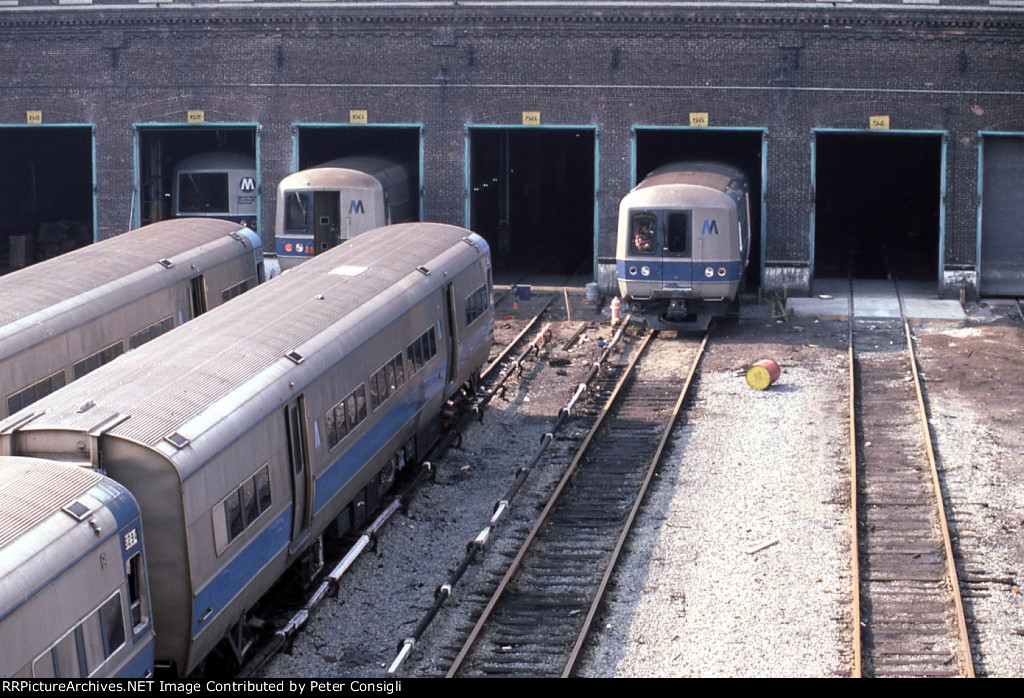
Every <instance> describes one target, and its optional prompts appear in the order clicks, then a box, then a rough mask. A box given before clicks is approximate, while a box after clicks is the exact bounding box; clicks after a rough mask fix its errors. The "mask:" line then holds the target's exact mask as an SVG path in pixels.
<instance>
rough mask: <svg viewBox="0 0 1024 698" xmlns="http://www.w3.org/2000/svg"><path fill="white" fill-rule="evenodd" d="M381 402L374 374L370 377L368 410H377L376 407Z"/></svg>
mask: <svg viewBox="0 0 1024 698" xmlns="http://www.w3.org/2000/svg"><path fill="white" fill-rule="evenodd" d="M383 401H384V400H383V398H381V396H380V389H379V388H378V386H377V374H376V373H374V374H373V375H372V376H370V409H371V410H375V409H377V406H378V405H380V403H381V402H383Z"/></svg>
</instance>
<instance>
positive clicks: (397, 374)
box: [395, 354, 405, 386]
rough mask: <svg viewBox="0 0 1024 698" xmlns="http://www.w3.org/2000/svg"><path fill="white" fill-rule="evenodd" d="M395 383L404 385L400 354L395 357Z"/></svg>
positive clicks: (403, 368) (403, 370) (403, 366)
mask: <svg viewBox="0 0 1024 698" xmlns="http://www.w3.org/2000/svg"><path fill="white" fill-rule="evenodd" d="M395 385H396V386H402V385H405V362H404V361H403V360H402V355H401V354H399V355H398V356H396V357H395Z"/></svg>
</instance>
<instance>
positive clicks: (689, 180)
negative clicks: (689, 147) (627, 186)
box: [633, 161, 747, 192]
mask: <svg viewBox="0 0 1024 698" xmlns="http://www.w3.org/2000/svg"><path fill="white" fill-rule="evenodd" d="M733 182H735V183H736V184H734V185H733V187H734V188H736V187H746V186H747V177H746V175H745V174H743V172H742V170H739V169H737V168H735V167H733V166H731V165H726V164H723V163H718V162H699V161H694V162H674V163H670V164H668V165H662V166H661V167H658V168H656V169H654V170H652V171H651V173H650V174H648V175H647V177H645V178H644V180H643V181H642V182H640V183H639V184H638V185H636V187H634V189H633V191H637V190H640V189H645V188H647V187H653V186H664V185H672V184H690V185H695V186H701V187H707V188H708V189H714V190H715V191H722V192H724V191H726V190H727V189H728V188H729V186H730V184H731V183H733Z"/></svg>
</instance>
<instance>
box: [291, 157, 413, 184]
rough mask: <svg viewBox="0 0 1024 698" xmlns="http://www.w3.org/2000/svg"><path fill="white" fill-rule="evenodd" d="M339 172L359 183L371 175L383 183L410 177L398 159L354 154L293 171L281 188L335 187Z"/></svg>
mask: <svg viewBox="0 0 1024 698" xmlns="http://www.w3.org/2000/svg"><path fill="white" fill-rule="evenodd" d="M338 170H351V171H352V173H353V175H354V176H355V177H356V179H357V180H358V179H359V178H360V176H369V177H372V178H374V179H376V180H379V181H381V182H382V183H384V184H390V183H391V182H392V181H397V180H400V179H403V178H406V177H408V176H409V166H408V165H406V164H404V163H401V162H398V161H396V160H390V159H388V158H384V157H376V156H373V155H351V156H348V157H343V158H337V159H334V160H330V161H328V162H324V163H321V164H319V165H317V166H315V167H310V168H307V169H305V170H299V171H298V172H293V173H292V174H290V175H288V176H286V177H284V178H283V179H282V180H281V182H280V184H279V185H278V189H279V190H280V191H284V190H286V189H288V188H295V187H309V186H314V187H316V186H328V187H331V186H333V187H336V186H338V182H337V171H338ZM355 183H356V182H353V184H355ZM360 183H361V182H360ZM361 184H362V183H361Z"/></svg>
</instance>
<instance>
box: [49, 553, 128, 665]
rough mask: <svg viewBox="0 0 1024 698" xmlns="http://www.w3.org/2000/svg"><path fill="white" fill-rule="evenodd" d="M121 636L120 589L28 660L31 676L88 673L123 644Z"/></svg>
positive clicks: (123, 633) (122, 622) (122, 625)
mask: <svg viewBox="0 0 1024 698" xmlns="http://www.w3.org/2000/svg"><path fill="white" fill-rule="evenodd" d="M136 557H141V556H136ZM125 637H126V635H125V629H124V614H123V613H122V610H121V592H119V591H118V592H114V594H113V595H112V596H110V597H109V598H107V600H106V601H104V602H103V603H102V604H101V605H100V606H99V607H98V608H96V610H94V611H93V612H92V613H90V614H89V615H88V616H86V617H85V619H84V620H82V622H81V623H79V624H78V625H77V626H75V627H74V629H72V630H71V632H69V633H67V634H66V635H65V636H64V637H62V638H61V639H60V640H58V641H57V642H56V643H54V644H53V645H52V646H51V647H50V648H49V649H48V650H46V651H45V652H43V653H42V654H40V655H39V656H38V657H36V659H35V661H33V662H32V675H33V676H34V677H36V678H69V679H70V678H80V677H82V676H91V675H92V674H93V673H95V671H96V670H97V669H98V668H99V667H100V666H101V665H102V664H103V662H105V661H106V660H107V659H108V658H109V657H110V656H111V655H112V654H114V652H116V651H117V650H119V649H121V647H123V646H124V643H125Z"/></svg>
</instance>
